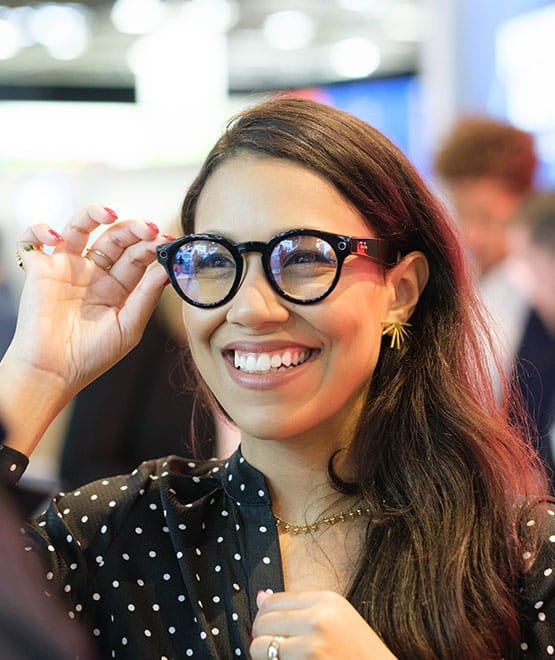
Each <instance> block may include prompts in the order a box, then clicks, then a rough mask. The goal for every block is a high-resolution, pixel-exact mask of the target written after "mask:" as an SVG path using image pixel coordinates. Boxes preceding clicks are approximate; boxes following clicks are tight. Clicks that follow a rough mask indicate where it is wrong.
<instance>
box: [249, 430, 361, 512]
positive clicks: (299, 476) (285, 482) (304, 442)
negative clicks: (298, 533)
mask: <svg viewBox="0 0 555 660" xmlns="http://www.w3.org/2000/svg"><path fill="white" fill-rule="evenodd" d="M241 450H242V452H243V456H244V457H245V459H246V460H247V461H248V462H249V463H250V464H251V465H253V466H254V467H256V468H257V469H258V470H260V471H261V472H262V473H263V474H264V476H265V477H266V482H267V484H268V488H269V490H270V493H271V496H272V508H273V510H274V513H276V514H277V515H279V516H280V517H281V518H284V519H286V520H289V521H291V522H295V523H300V524H304V523H305V522H312V521H314V520H316V519H317V518H319V517H320V516H321V515H322V514H323V513H324V512H328V511H330V512H334V511H335V509H336V508H337V507H339V508H345V507H349V506H350V505H351V503H352V502H353V500H354V498H352V497H346V496H344V495H341V494H340V493H338V492H337V490H336V489H335V488H334V486H333V484H332V482H331V480H330V477H329V474H328V463H329V460H330V458H331V456H332V454H333V453H334V452H336V451H337V454H336V456H335V458H334V462H333V465H334V469H335V471H336V472H337V474H338V475H339V476H340V477H341V478H343V479H349V478H350V477H351V475H352V473H353V470H352V466H351V465H350V461H349V458H348V452H347V451H346V449H345V448H342V447H341V445H336V446H334V447H330V445H329V444H326V443H323V442H322V439H321V438H320V439H319V441H318V442H310V441H309V440H308V439H307V438H304V439H301V438H296V439H294V440H261V439H254V438H249V437H243V439H242V444H241Z"/></svg>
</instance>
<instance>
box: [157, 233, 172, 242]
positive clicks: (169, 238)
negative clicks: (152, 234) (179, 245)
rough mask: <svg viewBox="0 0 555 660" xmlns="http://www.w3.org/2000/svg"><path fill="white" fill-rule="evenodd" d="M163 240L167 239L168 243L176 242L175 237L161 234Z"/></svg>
mask: <svg viewBox="0 0 555 660" xmlns="http://www.w3.org/2000/svg"><path fill="white" fill-rule="evenodd" d="M160 236H161V237H162V238H167V239H168V241H175V236H170V235H169V234H160Z"/></svg>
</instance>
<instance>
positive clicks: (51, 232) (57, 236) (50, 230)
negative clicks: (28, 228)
mask: <svg viewBox="0 0 555 660" xmlns="http://www.w3.org/2000/svg"><path fill="white" fill-rule="evenodd" d="M48 233H49V234H52V236H54V238H55V239H56V240H57V241H59V242H60V243H61V242H62V241H63V240H64V237H63V236H61V235H60V234H58V232H57V231H54V230H53V229H49V230H48Z"/></svg>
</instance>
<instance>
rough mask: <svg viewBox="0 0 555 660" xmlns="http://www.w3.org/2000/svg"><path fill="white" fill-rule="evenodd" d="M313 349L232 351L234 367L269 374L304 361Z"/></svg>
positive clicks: (246, 371)
mask: <svg viewBox="0 0 555 660" xmlns="http://www.w3.org/2000/svg"><path fill="white" fill-rule="evenodd" d="M314 352H315V351H314V350H313V349H311V348H308V349H288V350H285V351H272V352H270V353H248V352H244V351H233V361H234V365H235V368H236V369H238V370H240V371H244V372H245V373H249V374H269V373H274V372H278V371H284V370H286V369H294V368H295V367H298V366H300V365H301V364H303V363H304V362H306V361H307V360H308V359H309V358H310V356H311V355H312V354H313V353H314Z"/></svg>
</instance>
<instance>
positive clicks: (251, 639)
mask: <svg viewBox="0 0 555 660" xmlns="http://www.w3.org/2000/svg"><path fill="white" fill-rule="evenodd" d="M249 639H250V641H251V642H252V641H253V639H254V635H253V634H252V633H251V635H250V636H249Z"/></svg>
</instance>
